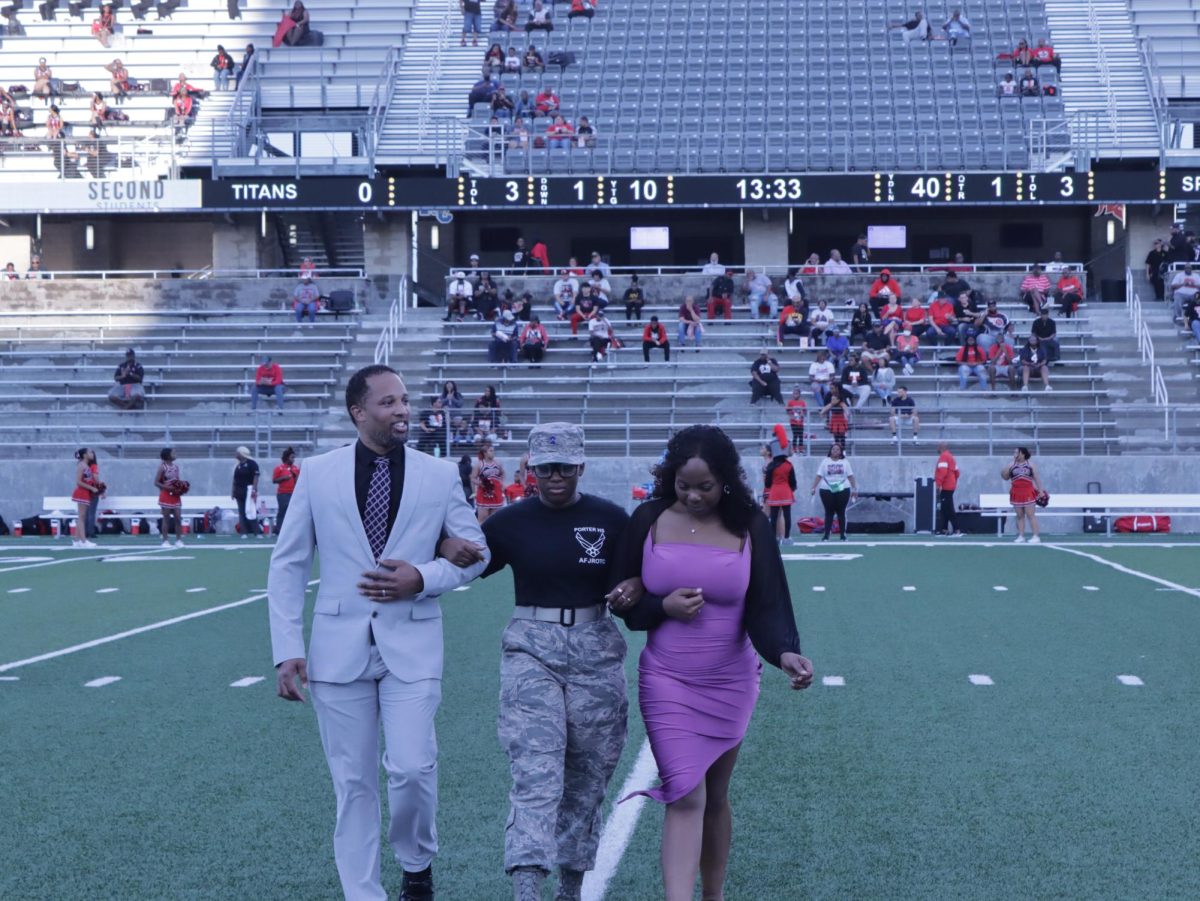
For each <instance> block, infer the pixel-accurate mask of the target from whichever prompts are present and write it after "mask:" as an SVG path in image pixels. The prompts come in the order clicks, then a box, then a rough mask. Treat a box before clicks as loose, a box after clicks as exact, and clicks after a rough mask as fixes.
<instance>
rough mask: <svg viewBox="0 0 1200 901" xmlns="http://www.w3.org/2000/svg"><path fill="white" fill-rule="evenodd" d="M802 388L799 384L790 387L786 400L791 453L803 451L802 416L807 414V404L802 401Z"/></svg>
mask: <svg viewBox="0 0 1200 901" xmlns="http://www.w3.org/2000/svg"><path fill="white" fill-rule="evenodd" d="M803 393H804V392H803V390H802V389H801V387H800V386H799V385H796V386H795V387H794V388H792V396H791V397H789V398H788V400H787V404H786V406H787V414H788V425H790V426H791V427H792V453H794V454H803V453H804V418H805V416H807V415H808V404H806V403H805V402H804V397H803V396H802V395H803Z"/></svg>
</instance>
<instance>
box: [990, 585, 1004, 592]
mask: <svg viewBox="0 0 1200 901" xmlns="http://www.w3.org/2000/svg"><path fill="white" fill-rule="evenodd" d="M992 591H1008V586H1007V585H993V586H992Z"/></svg>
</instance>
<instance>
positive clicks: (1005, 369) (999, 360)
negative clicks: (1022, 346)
mask: <svg viewBox="0 0 1200 901" xmlns="http://www.w3.org/2000/svg"><path fill="white" fill-rule="evenodd" d="M987 358H988V383H989V385H990V386H991V389H992V390H993V391H995V390H996V383H997V382H998V381H999V380H1000V379H1004V380H1005V381H1007V382H1008V387H1009V390H1010V391H1015V390H1017V367H1016V365H1014V361H1015V360H1016V358H1017V351H1016V348H1015V347H1014V346H1013V325H1012V323H1011V322H1010V323H1009V324H1008V327H1007V328H1006V329H1005V330H1004V334H1003V335H1001V337H1000V340H998V341H997V342H996V343H995V344H993V345H992V346H991V347H989V348H988V351H987Z"/></svg>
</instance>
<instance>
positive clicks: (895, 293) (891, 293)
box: [867, 269, 904, 316]
mask: <svg viewBox="0 0 1200 901" xmlns="http://www.w3.org/2000/svg"><path fill="white" fill-rule="evenodd" d="M903 296H904V294H903V289H902V288H901V287H900V283H899V282H898V281H896V280H895V279H894V278H892V271H891V270H890V269H884V270H883V271H882V272H880V273H879V278H877V279H875V281H874V282H873V283H872V284H871V290H870V291H869V292H868V293H867V297H868V298H869V300H870V302H871V312H872V313H874V314H875V315H876V316H878V315H879V314H880V312H881V311H882V310H883V308H884V307H885V306H886V305H887V304H888V302H889V301H893V300H894V301H896V303H897V304H898V303H899V302H900V298H901V297H903Z"/></svg>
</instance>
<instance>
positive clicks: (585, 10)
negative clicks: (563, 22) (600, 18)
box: [567, 0, 596, 19]
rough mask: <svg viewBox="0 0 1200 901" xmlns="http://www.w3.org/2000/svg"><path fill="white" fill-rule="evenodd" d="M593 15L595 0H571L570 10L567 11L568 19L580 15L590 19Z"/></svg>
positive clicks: (594, 12)
mask: <svg viewBox="0 0 1200 901" xmlns="http://www.w3.org/2000/svg"><path fill="white" fill-rule="evenodd" d="M594 15H596V0H571V11H570V12H569V13H567V18H568V19H576V18H579V17H580V16H582V17H583V18H585V19H590V18H591V17H592V16H594Z"/></svg>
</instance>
